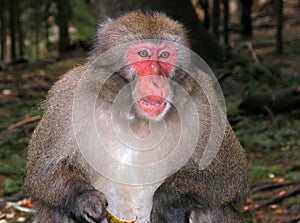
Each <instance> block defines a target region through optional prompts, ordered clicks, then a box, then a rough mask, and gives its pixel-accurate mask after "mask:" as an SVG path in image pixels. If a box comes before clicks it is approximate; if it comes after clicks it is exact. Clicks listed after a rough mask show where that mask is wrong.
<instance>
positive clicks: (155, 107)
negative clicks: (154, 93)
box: [137, 99, 170, 121]
mask: <svg viewBox="0 0 300 223" xmlns="http://www.w3.org/2000/svg"><path fill="white" fill-rule="evenodd" d="M169 107H170V105H169V102H168V101H166V100H163V101H145V100H142V99H139V100H138V101H137V108H138V110H139V111H140V113H141V116H142V117H143V118H146V119H148V120H152V121H160V120H161V119H162V118H163V117H164V115H165V114H166V112H167V110H168V109H169Z"/></svg>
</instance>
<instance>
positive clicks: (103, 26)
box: [95, 17, 113, 39]
mask: <svg viewBox="0 0 300 223" xmlns="http://www.w3.org/2000/svg"><path fill="white" fill-rule="evenodd" d="M112 23H113V19H112V18H110V17H106V18H105V19H104V21H103V22H101V23H98V24H97V26H96V35H95V37H98V38H99V37H100V39H101V37H102V38H103V37H105V36H104V33H106V31H107V30H108V28H109V27H110V26H111V25H112Z"/></svg>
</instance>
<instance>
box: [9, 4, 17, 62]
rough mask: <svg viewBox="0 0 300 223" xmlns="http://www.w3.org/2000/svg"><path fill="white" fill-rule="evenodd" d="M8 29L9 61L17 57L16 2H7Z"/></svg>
mask: <svg viewBox="0 0 300 223" xmlns="http://www.w3.org/2000/svg"><path fill="white" fill-rule="evenodd" d="M9 29H10V41H11V42H10V51H11V52H10V53H11V59H15V58H16V57H17V53H16V0H10V1H9Z"/></svg>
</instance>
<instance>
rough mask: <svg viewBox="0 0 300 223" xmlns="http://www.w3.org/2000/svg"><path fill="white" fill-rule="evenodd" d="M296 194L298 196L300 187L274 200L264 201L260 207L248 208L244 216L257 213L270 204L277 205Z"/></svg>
mask: <svg viewBox="0 0 300 223" xmlns="http://www.w3.org/2000/svg"><path fill="white" fill-rule="evenodd" d="M297 194H300V186H299V187H296V188H295V189H293V190H290V191H287V192H286V193H285V194H283V195H279V196H277V197H275V198H272V199H270V200H268V201H266V202H265V203H263V204H261V205H258V206H257V207H254V208H250V209H249V210H247V211H245V212H244V214H248V213H251V212H254V211H258V210H260V209H262V208H264V207H267V206H269V205H271V204H278V203H280V202H282V201H283V200H285V199H286V198H288V197H292V196H294V195H297Z"/></svg>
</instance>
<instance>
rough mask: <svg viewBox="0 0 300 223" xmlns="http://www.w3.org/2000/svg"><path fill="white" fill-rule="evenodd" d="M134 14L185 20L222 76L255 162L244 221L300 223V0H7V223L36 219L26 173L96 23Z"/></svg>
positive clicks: (3, 212)
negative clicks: (54, 91)
mask: <svg viewBox="0 0 300 223" xmlns="http://www.w3.org/2000/svg"><path fill="white" fill-rule="evenodd" d="M132 10H143V11H149V10H150V11H161V12H165V13H166V14H167V15H168V16H170V17H172V18H173V19H175V20H178V21H180V22H182V23H183V24H184V25H185V26H186V27H187V30H188V34H189V36H190V38H191V43H192V44H191V45H192V50H194V51H195V52H197V53H198V54H199V55H200V56H201V57H202V58H203V59H204V60H205V61H206V62H207V63H208V64H209V65H210V67H211V68H212V69H213V71H214V73H215V75H216V77H217V78H218V80H219V82H220V84H221V87H222V89H223V92H224V95H225V99H226V104H227V113H228V117H229V120H230V122H231V124H232V126H233V128H234V130H235V132H236V134H237V136H238V138H239V139H240V141H241V144H242V145H243V147H244V148H245V151H246V155H247V158H248V163H249V174H250V177H251V185H252V186H251V191H250V193H249V198H248V199H247V202H246V204H245V206H244V220H245V222H280V223H292V222H300V195H299V194H300V171H299V170H300V153H299V152H300V0H298V1H297V0H284V1H283V0H192V1H191V0H173V1H167V0H164V1H161V0H152V1H147V0H123V1H120V0H64V1H60V0H40V1H35V0H23V1H20V0H9V1H8V0H0V51H1V52H0V53H1V55H0V223H7V222H30V215H31V213H30V210H31V209H30V200H26V199H25V200H23V199H24V194H23V193H22V192H21V189H22V179H23V176H24V172H25V163H26V153H27V149H28V141H29V138H30V136H31V133H32V131H33V130H34V128H35V126H36V125H37V123H38V121H39V119H40V117H41V111H40V110H39V105H41V103H42V102H43V100H44V99H45V97H46V94H47V91H48V90H49V89H50V87H51V85H52V84H53V83H54V82H55V81H56V80H58V78H59V77H60V76H61V75H62V74H63V73H64V72H66V71H67V70H68V69H70V68H72V67H74V66H76V65H78V64H80V63H82V62H83V61H84V58H85V57H86V56H87V55H88V52H89V50H90V49H91V48H92V43H93V33H94V30H95V27H96V25H95V24H97V23H99V22H101V21H103V20H104V19H105V18H107V17H116V16H118V15H121V14H124V13H126V12H128V11H132ZM232 159H234V157H232Z"/></svg>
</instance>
